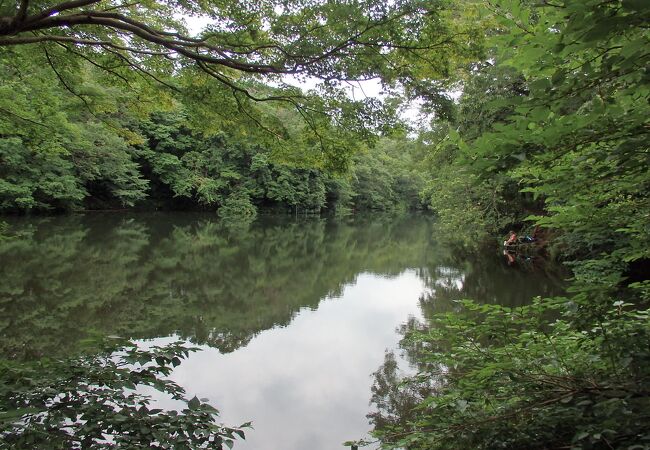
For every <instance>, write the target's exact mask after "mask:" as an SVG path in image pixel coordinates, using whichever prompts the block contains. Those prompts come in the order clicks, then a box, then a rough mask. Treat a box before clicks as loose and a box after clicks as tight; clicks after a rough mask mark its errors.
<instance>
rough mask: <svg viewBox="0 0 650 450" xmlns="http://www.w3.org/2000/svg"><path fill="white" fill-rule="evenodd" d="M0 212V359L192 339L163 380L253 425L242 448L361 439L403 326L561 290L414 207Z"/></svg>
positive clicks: (323, 445) (325, 445)
mask: <svg viewBox="0 0 650 450" xmlns="http://www.w3.org/2000/svg"><path fill="white" fill-rule="evenodd" d="M10 222H11V226H12V230H13V231H14V232H17V233H19V235H20V236H19V237H18V238H15V239H11V240H8V241H4V242H0V279H1V280H2V283H1V284H0V338H1V340H0V352H1V353H2V356H4V357H10V358H14V359H36V358H39V357H41V356H44V355H50V356H51V355H63V354H72V353H75V352H76V351H78V350H79V348H80V347H81V343H82V341H83V339H84V338H86V337H88V336H91V335H104V336H105V335H120V336H123V337H127V338H131V339H148V340H153V342H160V343H162V341H164V340H165V339H166V337H169V336H174V337H180V338H183V339H186V340H189V341H191V342H193V343H195V344H198V345H200V346H201V347H202V349H203V351H202V352H199V353H196V354H193V355H192V356H191V357H190V358H189V359H188V361H186V362H185V363H184V364H182V365H181V366H180V367H179V368H177V370H176V371H175V372H174V374H173V377H174V378H175V379H176V381H178V382H179V383H180V384H182V385H183V386H184V387H185V388H186V389H187V391H188V393H189V394H190V396H192V395H198V396H199V397H208V398H210V400H211V401H212V402H213V404H214V405H215V406H216V407H217V408H218V409H219V410H220V411H221V412H222V417H223V420H224V422H226V423H229V424H239V423H243V422H246V421H249V420H252V421H253V423H254V427H255V430H254V431H252V432H249V433H248V434H249V439H248V443H247V444H244V445H239V446H238V448H244V449H246V448H249V449H260V448H263V449H285V450H291V449H305V448H310V449H316V450H317V449H330V448H338V447H339V446H340V444H341V442H343V441H344V440H346V439H349V438H357V437H359V436H362V435H363V433H364V432H365V431H367V430H368V428H369V425H368V420H367V419H366V417H365V415H366V413H367V410H368V399H369V398H370V397H371V391H370V389H371V385H372V379H371V377H370V375H371V374H372V373H373V372H374V371H375V370H376V369H377V367H378V366H380V365H381V363H382V361H383V360H384V354H385V351H386V350H391V349H395V348H396V346H397V344H398V341H399V339H400V334H399V333H398V332H396V328H399V327H400V326H402V328H403V325H402V324H403V323H404V322H406V321H408V323H409V324H411V326H412V324H415V323H417V320H416V319H420V320H422V319H423V318H424V317H427V316H428V315H429V314H432V313H434V312H439V311H449V310H453V309H454V308H455V305H456V303H455V302H454V300H457V299H460V298H473V299H475V300H477V301H481V302H489V303H501V304H506V305H510V306H514V305H519V304H523V303H524V302H527V301H529V300H530V298H531V297H532V296H534V295H551V294H554V293H558V292H559V291H560V290H561V283H560V282H559V280H558V277H557V276H556V275H554V274H553V273H551V272H548V273H547V272H545V271H544V270H536V271H523V270H519V269H517V268H513V267H510V266H508V264H507V262H506V261H504V260H503V256H502V255H501V254H499V253H498V252H496V251H488V252H487V253H480V254H479V253H477V254H473V255H461V254H458V253H455V252H453V251H452V250H451V247H449V246H447V245H443V244H441V240H439V239H436V237H435V236H433V235H432V231H431V230H432V228H431V223H430V220H429V219H427V218H424V217H398V218H394V217H393V218H390V217H371V218H366V219H363V218H362V219H357V220H349V221H340V220H324V219H295V218H273V217H267V218H262V219H261V220H259V221H257V222H256V223H254V224H252V225H250V226H242V227H226V226H223V225H222V224H220V223H219V222H218V221H217V220H216V218H214V216H210V215H200V214H141V215H111V214H109V215H90V216H74V217H58V218H48V219H38V220H34V219H28V218H13V219H12V220H11V221H10ZM409 318H410V319H409ZM161 401H163V400H162V399H161ZM169 406H173V404H169Z"/></svg>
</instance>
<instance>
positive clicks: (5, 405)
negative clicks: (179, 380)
mask: <svg viewBox="0 0 650 450" xmlns="http://www.w3.org/2000/svg"><path fill="white" fill-rule="evenodd" d="M194 350H196V349H195V348H190V347H185V346H183V345H182V343H178V342H177V343H173V344H169V345H166V346H164V347H151V348H148V349H144V348H139V347H138V346H136V345H134V344H131V343H120V345H119V346H118V345H116V344H108V343H107V345H106V348H105V349H104V350H103V351H101V352H99V353H97V354H94V355H92V356H79V357H76V358H68V359H48V358H45V359H42V360H40V361H37V362H33V363H22V364H17V363H14V362H10V361H6V360H2V361H0V365H1V366H2V370H1V371H0V374H1V375H0V377H1V378H2V383H0V386H1V388H0V434H1V435H2V442H1V443H0V448H45V447H47V448H52V449H67V448H89V449H90V448H106V447H107V446H110V447H115V448H175V449H176V448H178V449H198V448H216V449H223V448H226V446H227V447H228V448H231V447H232V445H233V443H234V440H235V439H236V438H238V437H239V438H244V431H243V430H242V429H241V428H245V427H247V426H248V424H244V425H242V426H241V427H240V428H229V427H226V426H223V425H219V424H218V423H217V416H218V412H217V410H216V409H215V408H214V407H212V406H211V405H210V404H208V403H204V402H203V401H201V400H199V399H198V398H196V397H193V398H192V399H191V400H187V399H186V397H185V391H184V390H183V388H181V387H180V386H178V385H177V384H176V383H174V382H172V381H170V380H168V379H167V378H166V377H167V376H168V375H169V374H170V372H171V370H172V368H173V367H176V366H178V365H179V364H180V363H181V360H182V359H183V358H185V357H186V356H187V355H188V353H189V352H190V351H194ZM143 386H148V387H151V388H154V389H155V390H157V391H160V392H162V393H165V394H167V395H169V396H170V397H171V398H173V399H175V400H178V401H182V402H184V403H185V405H186V406H185V407H184V408H183V409H182V410H181V411H176V410H162V409H157V408H151V405H150V399H149V397H148V396H146V395H144V394H141V393H139V392H138V390H139V389H141V388H142V387H143ZM154 406H155V405H154Z"/></svg>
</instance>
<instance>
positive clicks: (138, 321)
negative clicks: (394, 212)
mask: <svg viewBox="0 0 650 450" xmlns="http://www.w3.org/2000/svg"><path fill="white" fill-rule="evenodd" d="M12 225H13V227H12V229H13V230H15V231H17V232H19V233H20V235H21V237H20V238H18V239H13V240H10V241H6V242H2V243H0V278H1V279H2V280H3V282H2V284H1V286H0V309H1V311H0V312H2V319H0V320H1V321H0V336H2V344H1V349H0V350H1V351H2V353H3V354H4V355H8V356H11V357H20V358H34V357H39V356H42V355H45V354H50V355H51V354H55V353H65V352H72V351H74V350H75V348H76V347H77V344H78V342H79V341H80V340H81V339H83V338H84V337H86V336H88V335H89V334H91V333H96V334H100V335H107V334H116V335H121V336H124V337H129V338H153V337H157V336H168V335H170V334H173V333H176V334H178V335H180V336H181V337H184V338H187V339H189V340H191V341H192V342H194V343H199V344H207V345H209V346H212V347H215V348H218V349H219V350H221V351H223V352H230V351H233V350H235V349H237V348H239V347H241V346H244V345H246V344H247V342H248V341H250V339H251V338H252V337H253V336H254V335H255V334H256V333H258V332H260V331H261V330H265V329H269V328H272V327H274V326H277V325H286V324H288V323H289V322H290V321H291V320H292V318H293V316H294V314H295V313H296V312H297V311H298V310H300V308H303V307H309V308H313V309H315V308H316V307H317V305H318V302H319V301H320V300H321V299H322V298H323V297H326V296H328V295H329V296H335V295H337V294H339V293H340V289H341V288H342V286H344V285H346V284H349V283H350V282H351V281H353V280H354V279H355V277H356V276H357V274H358V273H360V272H362V271H372V272H376V273H382V274H386V275H396V274H398V273H400V272H401V271H402V270H403V269H404V268H406V267H418V266H420V265H422V264H423V261H424V260H425V259H426V257H427V249H428V246H429V241H430V236H429V234H428V223H427V221H425V220H417V219H414V218H402V219H400V220H388V219H386V220H374V221H372V222H366V223H355V224H346V223H341V222H327V221H325V220H318V219H316V220H302V221H299V222H291V221H287V220H286V219H285V220H282V219H272V218H270V219H267V220H266V221H261V222H259V223H257V224H256V225H254V226H252V227H251V228H249V229H245V228H244V229H242V228H238V229H230V228H225V227H223V226H221V225H220V224H219V223H218V222H217V221H216V220H215V219H214V218H213V217H212V216H205V215H202V216H200V215H199V216H197V215H192V214H186V215H169V214H154V215H141V216H132V217H124V216H115V215H93V216H81V217H67V218H50V219H43V220H35V221H34V220H25V219H22V220H14V223H12Z"/></svg>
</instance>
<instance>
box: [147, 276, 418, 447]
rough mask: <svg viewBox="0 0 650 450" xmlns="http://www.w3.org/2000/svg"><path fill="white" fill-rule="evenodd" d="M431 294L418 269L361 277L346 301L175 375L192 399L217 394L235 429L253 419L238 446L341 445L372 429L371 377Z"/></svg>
mask: <svg viewBox="0 0 650 450" xmlns="http://www.w3.org/2000/svg"><path fill="white" fill-rule="evenodd" d="M426 291H427V288H426V286H425V284H424V283H423V281H422V279H421V278H420V277H418V276H417V274H416V273H415V271H414V270H407V271H404V272H403V273H402V274H400V275H398V276H396V277H385V276H379V275H374V274H370V273H363V274H360V275H359V276H358V277H357V279H356V282H354V283H352V284H351V285H348V286H346V287H345V288H344V289H343V292H342V294H341V296H340V297H336V298H326V299H324V300H323V301H322V302H321V303H320V304H319V306H318V309H316V310H311V309H308V308H304V309H302V310H301V311H300V312H299V313H298V314H297V315H296V317H295V318H294V320H293V321H292V322H291V323H290V324H289V325H288V326H286V327H276V328H273V329H270V330H266V331H264V332H262V333H260V334H259V335H258V336H256V337H255V338H253V339H252V340H251V342H250V343H249V344H248V345H247V346H245V347H242V348H239V349H238V350H236V351H234V352H232V353H228V354H220V353H219V351H218V350H216V349H213V348H210V347H203V348H202V351H200V352H197V353H193V354H191V355H190V357H189V358H188V360H187V361H185V362H184V363H183V364H181V366H179V367H178V368H176V370H175V371H174V373H173V375H172V379H174V380H175V381H177V382H179V383H180V384H181V385H182V386H184V387H185V388H186V389H187V391H188V394H189V395H190V396H193V395H197V396H198V397H207V398H209V399H210V403H212V404H213V405H214V406H216V407H217V408H218V409H219V410H220V411H221V413H222V415H221V417H222V420H223V421H224V422H225V423H226V424H229V425H238V424H240V423H244V422H246V421H249V420H250V421H252V422H253V427H254V430H249V431H248V432H247V437H246V441H245V442H237V445H236V446H235V448H236V449H265V450H281V449H282V450H294V449H295V450H298V449H313V450H326V449H333V448H334V449H335V448H342V443H343V442H344V441H346V440H349V439H356V438H360V437H363V436H364V435H365V433H366V431H367V430H368V429H369V425H368V419H366V417H365V416H366V414H367V413H368V410H369V405H368V401H369V399H370V385H371V384H372V378H371V375H372V373H373V372H374V371H376V370H377V368H378V367H379V366H380V365H381V364H382V362H383V358H384V352H385V350H386V349H395V348H396V347H397V343H398V342H399V338H400V336H399V335H398V333H397V331H396V328H397V327H398V326H399V325H400V324H401V323H403V322H404V321H405V320H406V319H407V318H408V317H409V316H416V317H421V312H420V308H419V303H418V299H419V298H420V296H421V295H422V294H423V293H424V292H426ZM165 341H166V339H165V340H162V339H161V340H154V342H155V343H162V342H165ZM161 404H162V405H164V406H168V407H173V406H175V405H174V403H173V402H172V401H161Z"/></svg>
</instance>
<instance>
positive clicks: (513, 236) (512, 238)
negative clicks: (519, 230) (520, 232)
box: [503, 230, 517, 247]
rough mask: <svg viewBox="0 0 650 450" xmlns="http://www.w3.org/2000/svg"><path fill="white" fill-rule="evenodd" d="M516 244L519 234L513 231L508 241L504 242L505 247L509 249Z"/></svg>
mask: <svg viewBox="0 0 650 450" xmlns="http://www.w3.org/2000/svg"><path fill="white" fill-rule="evenodd" d="M516 243H517V234H516V233H515V232H514V231H512V230H511V231H510V233H509V236H508V239H507V240H505V241H503V245H505V246H506V247H507V246H509V245H514V244H516Z"/></svg>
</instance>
